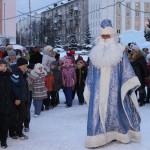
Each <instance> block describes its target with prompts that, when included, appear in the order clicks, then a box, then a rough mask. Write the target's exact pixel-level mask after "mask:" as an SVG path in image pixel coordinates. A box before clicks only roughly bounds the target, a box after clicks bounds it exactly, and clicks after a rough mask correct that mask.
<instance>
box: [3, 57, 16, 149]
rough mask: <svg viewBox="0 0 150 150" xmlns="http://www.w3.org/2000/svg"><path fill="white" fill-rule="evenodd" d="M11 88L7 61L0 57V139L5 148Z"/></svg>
mask: <svg viewBox="0 0 150 150" xmlns="http://www.w3.org/2000/svg"><path fill="white" fill-rule="evenodd" d="M12 90H13V89H12V84H11V80H10V71H9V70H8V69H7V62H6V61H5V60H3V59H0V141H1V147H2V148H3V149H4V148H7V143H6V141H7V133H8V117H9V113H10V110H11V106H12V103H13V100H14V99H13V92H12Z"/></svg>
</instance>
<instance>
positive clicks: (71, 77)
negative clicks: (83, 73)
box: [62, 59, 76, 107]
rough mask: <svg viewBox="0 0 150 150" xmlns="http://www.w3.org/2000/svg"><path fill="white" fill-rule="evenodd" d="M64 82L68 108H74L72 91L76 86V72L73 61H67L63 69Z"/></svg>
mask: <svg viewBox="0 0 150 150" xmlns="http://www.w3.org/2000/svg"><path fill="white" fill-rule="evenodd" d="M62 81H63V86H64V93H65V97H66V104H67V106H66V107H71V106H72V91H73V89H74V87H75V84H76V72H75V68H74V66H73V64H72V60H70V59H66V60H65V61H64V65H63V67H62Z"/></svg>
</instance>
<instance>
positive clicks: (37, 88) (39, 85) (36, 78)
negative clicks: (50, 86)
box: [29, 63, 47, 117]
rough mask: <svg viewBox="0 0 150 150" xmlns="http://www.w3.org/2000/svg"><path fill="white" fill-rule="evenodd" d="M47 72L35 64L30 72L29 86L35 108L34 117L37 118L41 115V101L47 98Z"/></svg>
mask: <svg viewBox="0 0 150 150" xmlns="http://www.w3.org/2000/svg"><path fill="white" fill-rule="evenodd" d="M46 75H47V72H46V71H45V70H44V67H43V65H42V64H40V63H38V64H35V66H34V69H33V70H32V71H31V76H30V83H29V84H30V85H32V86H33V87H32V97H33V105H34V107H35V114H34V117H38V116H39V115H40V113H41V108H42V104H43V99H45V98H47V89H46V87H45V76H46Z"/></svg>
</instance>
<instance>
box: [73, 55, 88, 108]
mask: <svg viewBox="0 0 150 150" xmlns="http://www.w3.org/2000/svg"><path fill="white" fill-rule="evenodd" d="M76 76H77V82H76V87H75V92H77V96H78V100H79V105H83V104H84V96H83V92H84V87H85V80H86V76H87V64H86V62H85V61H84V60H83V58H82V57H81V56H80V57H78V59H77V61H76Z"/></svg>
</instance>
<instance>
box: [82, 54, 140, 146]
mask: <svg viewBox="0 0 150 150" xmlns="http://www.w3.org/2000/svg"><path fill="white" fill-rule="evenodd" d="M139 85H140V82H139V80H138V78H137V77H136V75H135V73H134V71H133V69H132V67H131V64H130V62H129V60H128V58H127V55H126V53H124V54H123V58H122V61H120V62H119V63H118V64H117V65H115V66H113V67H106V68H105V67H104V68H101V69H97V68H96V67H95V66H94V65H93V64H92V62H90V65H89V69H88V76H87V79H86V86H85V91H84V97H85V100H86V101H87V103H88V105H89V108H88V120H87V138H86V147H88V148H93V147H99V146H102V145H105V144H107V143H109V142H111V141H113V140H117V141H120V142H122V143H129V142H130V141H131V140H132V139H133V140H139V139H140V122H141V119H140V116H139V113H138V102H137V99H136V96H135V92H134V91H135V89H136V88H137V87H139Z"/></svg>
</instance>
